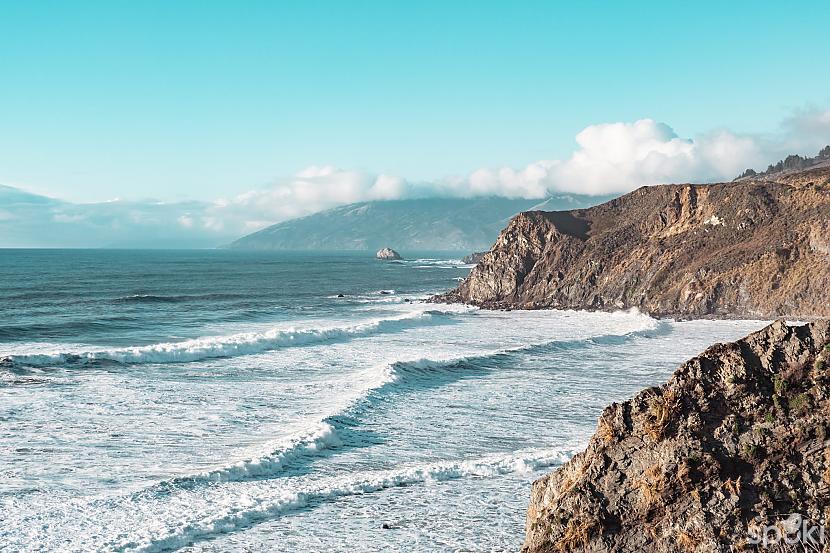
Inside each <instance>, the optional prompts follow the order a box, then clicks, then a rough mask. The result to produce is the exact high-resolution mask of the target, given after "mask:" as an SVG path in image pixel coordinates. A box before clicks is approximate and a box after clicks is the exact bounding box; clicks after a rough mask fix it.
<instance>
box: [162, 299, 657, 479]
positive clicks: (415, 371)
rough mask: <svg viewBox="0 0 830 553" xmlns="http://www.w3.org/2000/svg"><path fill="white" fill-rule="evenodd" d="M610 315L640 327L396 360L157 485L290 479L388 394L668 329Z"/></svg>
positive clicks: (343, 444)
mask: <svg viewBox="0 0 830 553" xmlns="http://www.w3.org/2000/svg"><path fill="white" fill-rule="evenodd" d="M610 316H612V317H618V318H619V317H629V318H633V319H634V321H636V322H637V323H638V324H639V325H640V328H639V329H637V330H630V331H629V332H625V333H622V334H606V335H602V336H593V337H590V338H585V339H576V340H549V341H545V342H540V343H536V344H529V345H523V346H516V347H513V348H503V349H498V350H495V351H490V352H487V353H484V354H480V355H467V356H456V357H449V358H445V359H430V358H421V359H413V360H401V361H396V362H393V363H390V364H388V365H385V366H379V367H374V368H371V369H368V371H366V372H368V373H370V377H369V379H368V380H369V385H367V386H366V387H365V388H364V389H363V391H362V392H361V394H360V395H358V396H357V397H355V398H354V399H352V401H350V402H349V403H348V404H347V405H345V406H344V407H343V408H342V409H340V410H339V411H338V412H336V413H333V414H331V415H329V416H328V417H325V418H324V419H323V420H321V421H320V422H318V423H316V424H314V425H313V426H311V427H310V428H308V429H307V430H305V431H303V432H300V433H297V434H295V435H292V436H289V437H288V438H285V439H283V440H280V441H278V442H276V443H275V444H272V445H270V446H266V449H269V448H270V451H268V452H267V453H265V454H263V455H260V456H254V457H250V458H248V459H244V460H241V461H239V462H236V463H234V464H232V465H229V466H226V467H220V468H216V469H213V470H209V471H205V472H201V473H197V474H193V475H190V476H182V477H178V478H174V479H171V480H168V481H166V482H164V483H162V484H160V485H161V486H162V487H167V486H171V485H172V486H176V487H186V488H189V487H192V486H195V485H199V484H208V483H216V482H237V481H243V480H252V479H267V478H273V477H280V476H287V475H291V472H290V470H288V469H290V468H295V467H298V466H299V465H301V464H302V463H304V462H307V461H309V460H311V459H312V458H315V457H319V456H323V455H327V454H329V453H331V452H332V451H334V450H338V449H341V448H347V447H359V446H361V445H363V442H361V441H360V439H359V437H358V434H357V433H355V432H354V431H353V429H354V428H357V427H359V426H360V419H361V417H362V416H363V414H364V413H365V412H366V411H367V410H371V409H372V408H373V407H374V406H375V405H376V404H377V403H378V402H381V401H387V400H388V396H389V394H390V393H393V392H399V393H409V392H413V391H416V390H420V389H424V388H429V387H435V386H441V385H444V384H447V383H450V382H454V381H457V380H459V379H462V378H470V377H475V376H478V375H481V374H482V373H486V372H489V371H491V370H494V369H496V368H498V367H500V366H507V365H509V364H510V362H511V361H512V360H513V358H514V357H515V356H517V355H533V354H540V353H544V352H546V351H550V350H570V349H577V348H585V347H592V346H597V345H607V344H610V343H622V342H623V341H628V340H632V339H635V338H637V337H650V336H655V335H657V334H662V333H665V332H670V330H671V326H670V325H669V324H667V323H665V322H663V321H657V320H655V319H652V318H651V317H648V316H647V315H643V314H641V313H640V312H639V311H636V310H635V311H626V312H620V313H619V314H615V313H612V314H610Z"/></svg>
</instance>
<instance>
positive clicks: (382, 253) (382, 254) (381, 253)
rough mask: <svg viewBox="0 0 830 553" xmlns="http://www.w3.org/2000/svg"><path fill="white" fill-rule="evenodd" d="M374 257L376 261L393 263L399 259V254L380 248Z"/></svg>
mask: <svg viewBox="0 0 830 553" xmlns="http://www.w3.org/2000/svg"><path fill="white" fill-rule="evenodd" d="M375 257H377V258H378V259H383V260H384V261H395V260H398V259H402V258H401V254H399V253H398V252H396V251H395V250H393V249H392V248H381V249H379V250H378V253H376V254H375Z"/></svg>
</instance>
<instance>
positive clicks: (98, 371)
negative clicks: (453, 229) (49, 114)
mask: <svg viewBox="0 0 830 553" xmlns="http://www.w3.org/2000/svg"><path fill="white" fill-rule="evenodd" d="M404 253H406V252H404ZM406 257H408V260H406V261H402V262H393V263H388V262H380V261H377V260H375V259H372V258H371V257H370V256H368V255H365V254H311V253H309V254H278V253H240V252H230V251H227V252H224V251H207V252H199V251H190V252H135V251H132V252H131V251H50V252H46V251H26V250H16V251H9V250H6V251H0V262H2V263H0V294H2V298H3V302H2V303H1V304H0V421H2V424H0V512H2V513H3V515H2V520H3V524H2V525H0V550H2V551H92V550H95V551H230V550H243V551H260V550H267V551H298V550H305V551H335V552H336V551H343V552H346V551H349V552H353V551H377V552H381V551H383V552H386V551H417V552H432V551H489V552H492V551H517V550H518V549H519V547H520V545H521V541H522V534H523V525H524V510H525V509H526V506H527V500H528V497H529V491H530V484H531V483H532V481H533V480H534V479H536V478H538V477H540V476H542V475H543V474H545V473H546V472H549V471H551V470H554V469H555V468H556V467H557V466H559V465H561V464H562V463H564V462H566V461H567V460H568V459H569V458H570V457H571V456H572V455H573V454H575V453H576V452H577V451H579V449H580V448H581V447H584V445H585V443H586V442H587V439H588V437H589V436H590V435H591V433H592V432H593V431H594V428H595V425H596V421H597V417H598V416H599V414H600V412H601V410H602V408H603V407H604V406H605V405H607V404H608V403H610V402H612V401H621V400H623V399H625V398H627V397H629V396H631V395H633V394H634V393H635V392H636V391H638V390H640V389H641V388H643V387H646V386H649V385H655V384H659V383H660V382H661V381H663V380H665V379H666V378H667V376H668V375H669V374H670V373H671V372H672V371H673V369H674V368H675V367H676V366H677V365H678V364H679V363H681V362H682V361H684V360H685V359H687V358H688V357H691V356H693V355H695V354H697V353H699V352H700V351H702V350H703V349H705V348H706V347H708V346H709V345H711V344H712V343H714V342H718V341H727V340H732V339H735V338H737V337H739V336H742V335H744V334H746V333H747V332H750V331H752V330H754V329H757V328H760V327H761V326H763V324H764V323H763V322H761V321H693V322H676V321H670V320H660V321H658V320H655V319H652V318H650V317H648V316H647V315H645V314H642V313H639V312H637V311H636V310H632V311H624V312H617V313H589V312H576V311H533V312H526V311H511V312H504V311H486V310H479V309H475V308H471V307H469V306H462V305H441V304H433V303H429V302H426V301H424V300H425V299H426V298H428V297H429V296H430V295H431V294H433V293H436V292H440V291H444V290H446V289H449V288H451V287H453V286H455V285H456V284H457V282H458V279H462V278H464V277H465V276H466V275H467V274H468V273H469V270H470V266H469V265H464V264H463V263H461V262H460V261H459V259H460V257H461V255H460V254H459V255H447V254H435V253H432V254H430V253H428V252H421V253H419V254H416V255H407V256H406Z"/></svg>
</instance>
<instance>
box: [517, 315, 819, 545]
mask: <svg viewBox="0 0 830 553" xmlns="http://www.w3.org/2000/svg"><path fill="white" fill-rule="evenodd" d="M829 364H830V322H828V321H826V320H825V321H816V322H814V323H812V324H809V325H804V326H789V325H787V324H785V323H784V322H783V321H778V322H776V323H774V324H772V325H771V326H769V327H767V328H765V329H763V330H761V331H759V332H756V333H754V334H752V335H750V336H748V337H747V338H745V339H742V340H739V341H737V342H735V343H730V344H717V345H715V346H712V347H711V348H709V349H708V350H706V351H705V352H704V353H702V354H701V355H700V356H698V357H695V358H694V359H692V360H690V361H688V362H687V363H685V364H684V365H683V366H681V367H680V368H679V369H678V370H677V371H676V372H675V373H674V375H673V376H672V377H671V379H670V380H669V381H668V382H667V383H666V384H664V385H663V386H660V387H657V388H651V389H647V390H644V391H643V392H641V393H639V394H638V395H637V396H636V397H635V398H633V399H632V400H630V401H626V402H624V403H622V404H613V405H611V406H609V407H608V408H606V409H605V411H604V412H603V413H602V416H601V417H600V419H599V424H598V427H597V431H596V433H595V434H594V436H593V437H592V438H591V440H590V442H589V444H588V447H587V449H586V450H585V451H584V452H582V453H580V454H578V455H576V456H575V457H574V458H573V459H572V460H571V461H569V462H568V463H567V464H566V465H564V466H563V467H562V468H560V469H559V470H557V471H556V472H555V473H553V474H551V475H548V476H545V477H543V478H541V479H540V480H538V481H536V482H535V483H534V485H533V490H532V497H531V501H530V506H529V508H528V513H527V524H526V540H525V543H524V546H523V548H522V551H523V552H524V553H542V552H546V553H547V552H554V551H559V552H567V551H585V552H600V551H632V552H634V551H650V552H666V553H668V552H676V551H698V552H721V551H722V552H729V551H744V550H757V548H758V547H760V546H764V547H768V548H771V549H770V550H775V551H813V550H815V551H821V550H826V549H823V547H824V545H822V544H827V543H828V540H830V535H824V536H823V538H822V537H821V534H820V532H819V531H820V530H822V526H821V525H823V524H824V523H825V521H826V520H830V519H828V515H830V371H829V370H828V365H829ZM784 538H789V539H790V543H794V542H793V541H792V540H800V543H799V544H798V545H784V541H783V540H784ZM821 539H823V540H824V541H823V542H820V540H821ZM764 540H766V543H765V542H764ZM810 540H812V541H810Z"/></svg>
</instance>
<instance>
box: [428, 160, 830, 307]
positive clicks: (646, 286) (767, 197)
mask: <svg viewBox="0 0 830 553" xmlns="http://www.w3.org/2000/svg"><path fill="white" fill-rule="evenodd" d="M821 165H822V166H819V167H815V166H810V168H808V169H806V170H803V171H791V172H786V173H781V174H778V173H775V174H771V175H766V174H765V175H763V178H762V177H758V178H756V179H752V178H742V179H741V180H739V181H736V182H731V183H721V184H711V185H696V184H679V185H662V186H651V187H643V188H640V189H638V190H635V191H634V192H631V193H629V194H627V195H625V196H622V197H620V198H617V199H615V200H612V201H610V202H607V203H605V204H602V205H599V206H596V207H592V208H588V209H576V210H571V211H554V212H541V211H534V212H525V213H521V214H519V215H518V216H516V217H515V218H514V219H513V220H512V221H511V222H510V224H509V225H508V226H507V228H506V229H504V230H503V231H502V233H501V235H500V236H499V238H498V240H497V241H496V243H495V245H494V246H493V247H492V249H491V250H490V251H489V252H488V253H486V254H485V255H484V256H483V258H482V259H481V260H480V261H479V263H478V265H477V266H476V267H475V268H474V269H473V270H472V271H471V273H470V276H469V277H468V278H467V279H466V280H464V281H463V282H462V283H461V284H460V285H459V287H458V288H457V289H456V290H453V291H451V292H449V293H447V294H444V295H442V296H439V297H437V298H436V300H437V301H460V302H464V303H470V304H474V305H479V306H482V307H488V308H508V309H540V308H563V309H564V308H571V309H590V310H616V309H624V308H630V307H637V308H639V309H640V310H642V311H644V312H647V313H650V314H652V315H655V316H661V317H662V316H671V317H677V318H706V317H714V318H753V319H774V318H776V317H780V316H788V317H798V318H803V319H812V318H817V317H827V316H830V301H828V290H830V167H827V166H824V164H821ZM775 175H778V180H770V179H771V178H773V177H774V176H775Z"/></svg>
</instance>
